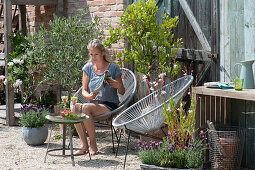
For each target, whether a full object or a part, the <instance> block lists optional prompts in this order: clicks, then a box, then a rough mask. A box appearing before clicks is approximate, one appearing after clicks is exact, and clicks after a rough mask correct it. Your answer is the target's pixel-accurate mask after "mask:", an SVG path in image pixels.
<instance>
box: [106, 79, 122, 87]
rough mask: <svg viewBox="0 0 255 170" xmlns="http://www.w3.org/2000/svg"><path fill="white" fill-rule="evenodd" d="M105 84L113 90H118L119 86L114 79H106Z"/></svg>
mask: <svg viewBox="0 0 255 170" xmlns="http://www.w3.org/2000/svg"><path fill="white" fill-rule="evenodd" d="M106 82H107V83H108V84H109V85H110V86H111V87H113V88H116V89H118V88H119V86H120V83H119V82H118V81H117V80H114V79H108V80H106Z"/></svg>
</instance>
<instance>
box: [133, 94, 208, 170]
mask: <svg viewBox="0 0 255 170" xmlns="http://www.w3.org/2000/svg"><path fill="white" fill-rule="evenodd" d="M195 107H196V106H195V102H194V100H193V99H192V102H191V107H190V109H189V110H188V111H185V110H184V108H183V104H180V107H177V105H176V103H175V102H174V101H173V99H171V101H170V104H169V106H168V105H164V108H163V112H164V115H165V117H166V122H165V123H166V124H167V125H168V135H167V137H165V138H163V141H160V142H156V141H150V142H141V141H138V149H139V159H140V160H141V162H142V163H143V164H141V169H153V168H155V167H156V168H158V169H171V168H179V169H190V168H194V169H201V168H202V167H201V165H202V163H203V153H204V150H205V149H207V148H208V144H207V143H206V138H205V135H204V133H203V131H201V132H200V134H199V138H196V139H195V137H194V136H195V135H194V133H195ZM160 167H161V168H160Z"/></svg>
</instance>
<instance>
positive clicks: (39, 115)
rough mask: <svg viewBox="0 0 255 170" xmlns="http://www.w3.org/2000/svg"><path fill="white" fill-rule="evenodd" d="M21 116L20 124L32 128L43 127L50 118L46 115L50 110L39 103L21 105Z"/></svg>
mask: <svg viewBox="0 0 255 170" xmlns="http://www.w3.org/2000/svg"><path fill="white" fill-rule="evenodd" d="M20 110H21V118H20V120H19V124H20V125H21V126H25V127H30V128H39V127H43V126H44V125H45V124H46V123H47V122H48V120H47V119H46V118H45V116H46V115H47V114H48V110H47V109H46V108H45V107H37V105H32V104H30V105H24V106H23V107H21V109H20Z"/></svg>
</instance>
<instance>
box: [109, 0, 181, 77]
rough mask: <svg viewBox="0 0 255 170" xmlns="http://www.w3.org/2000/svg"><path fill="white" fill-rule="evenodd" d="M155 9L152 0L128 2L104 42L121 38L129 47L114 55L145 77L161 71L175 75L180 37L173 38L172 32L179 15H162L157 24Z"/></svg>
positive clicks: (177, 70)
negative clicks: (133, 64) (170, 16)
mask: <svg viewBox="0 0 255 170" xmlns="http://www.w3.org/2000/svg"><path fill="white" fill-rule="evenodd" d="M158 11H159V8H158V7H157V5H156V2H155V0H148V1H147V2H145V1H144V0H142V1H140V2H135V3H133V4H131V5H129V6H128V8H127V9H126V10H125V11H124V13H123V14H122V15H121V17H120V23H119V27H117V28H110V38H109V39H108V40H106V41H105V45H107V46H111V45H112V44H114V43H117V42H118V41H119V40H120V39H124V40H125V41H126V42H127V43H128V44H129V47H128V48H125V49H124V53H119V54H117V56H118V57H119V59H120V60H121V61H124V62H131V63H132V62H134V63H135V66H136V69H137V71H138V72H140V73H143V74H145V75H147V76H148V77H150V76H151V75H157V74H160V73H171V75H175V74H177V73H178V72H179V71H180V66H179V65H178V63H177V62H176V61H175V54H176V52H177V50H178V48H179V47H181V45H182V39H181V38H177V39H175V38H174V34H173V28H175V27H176V26H177V24H178V21H179V20H178V17H174V18H169V16H167V15H166V14H164V15H163V16H162V17H163V21H162V22H161V23H158V21H157V14H158Z"/></svg>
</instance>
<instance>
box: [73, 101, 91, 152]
mask: <svg viewBox="0 0 255 170" xmlns="http://www.w3.org/2000/svg"><path fill="white" fill-rule="evenodd" d="M81 107H82V104H81V103H77V104H76V105H75V110H73V108H72V109H71V111H72V112H76V113H81V112H82V110H81ZM74 127H75V129H76V131H77V133H78V135H79V138H80V140H81V149H83V150H78V151H77V152H75V154H82V153H84V152H86V150H87V149H88V148H89V146H88V141H87V135H86V129H83V127H82V125H81V123H79V124H75V125H74Z"/></svg>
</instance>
